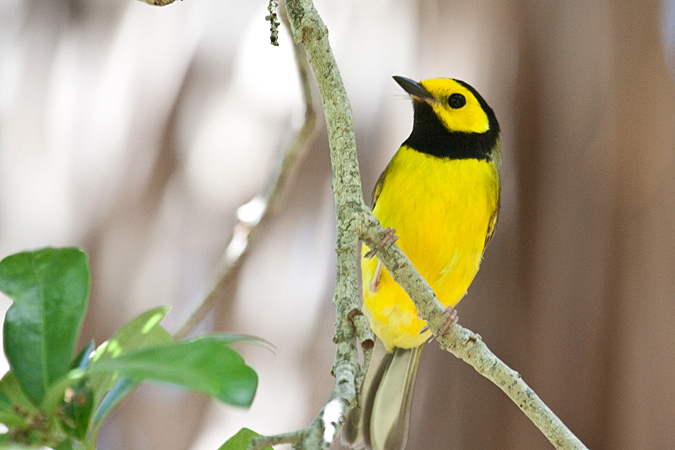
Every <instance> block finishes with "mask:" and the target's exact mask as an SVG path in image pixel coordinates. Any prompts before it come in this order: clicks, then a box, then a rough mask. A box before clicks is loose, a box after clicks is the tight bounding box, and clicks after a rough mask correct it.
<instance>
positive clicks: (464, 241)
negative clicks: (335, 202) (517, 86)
mask: <svg viewBox="0 0 675 450" xmlns="http://www.w3.org/2000/svg"><path fill="white" fill-rule="evenodd" d="M394 80H396V82H397V83H398V84H399V85H400V86H401V87H402V88H403V89H404V90H405V91H406V92H407V93H408V94H409V95H410V97H411V98H412V104H413V110H414V123H413V129H412V132H411V133H410V136H409V137H408V139H407V140H406V141H405V142H404V143H403V144H402V145H401V147H400V148H399V149H398V151H397V152H396V154H395V155H394V156H393V158H392V159H391V161H390V162H389V164H388V165H387V167H386V169H385V170H384V172H382V175H380V178H379V180H378V181H377V184H376V186H375V189H374V192H373V199H372V205H373V214H374V215H375V216H376V217H377V218H378V219H379V221H380V223H381V224H382V226H384V227H389V228H391V229H393V230H395V232H396V235H397V237H398V245H399V246H400V248H401V250H403V252H404V253H405V254H406V255H407V256H408V257H409V258H410V260H411V261H412V263H413V264H414V265H415V267H416V268H417V270H418V271H419V272H420V273H421V274H422V276H424V278H425V279H426V280H427V282H428V283H429V285H430V286H431V287H432V288H433V290H434V293H435V294H436V297H437V298H438V300H439V301H440V302H441V303H442V304H443V305H444V306H446V307H448V308H454V307H455V306H456V305H457V303H459V301H460V300H461V299H462V297H464V295H465V294H466V291H467V289H468V287H469V285H470V284H471V282H472V281H473V279H474V277H475V275H476V273H477V272H478V267H479V266H480V262H481V259H482V257H483V252H484V251H485V248H486V247H487V245H488V243H489V242H490V239H491V238H492V234H493V232H494V230H495V226H496V225H497V218H498V213H499V196H500V179H499V164H500V159H501V156H500V132H499V124H498V123H497V119H496V117H495V114H494V112H493V111H492V109H491V108H490V107H489V106H488V104H487V103H486V102H485V100H484V99H483V97H481V96H480V94H478V92H477V91H476V90H475V89H474V88H472V87H471V86H469V85H468V84H466V83H464V82H463V81H459V80H454V79H446V78H438V79H430V80H425V81H421V82H416V81H413V80H411V79H408V78H404V77H398V76H395V77H394ZM368 253H369V249H368V248H367V247H366V246H365V245H364V246H363V249H362V260H361V270H362V281H363V313H364V314H365V315H366V316H367V317H368V319H369V321H370V327H371V328H372V330H373V332H374V333H375V335H376V336H377V339H376V343H375V348H374V350H373V354H372V358H371V362H370V366H369V367H368V370H367V373H366V377H365V379H364V382H363V386H362V389H361V396H360V408H356V409H354V410H353V411H352V413H351V414H350V417H349V420H348V423H347V424H346V426H345V438H346V440H347V442H348V443H350V444H351V445H352V446H355V447H359V448H360V447H364V446H365V447H366V448H369V449H372V450H401V449H404V448H405V445H406V442H407V437H408V424H409V420H410V406H411V403H412V394H413V388H414V383H415V377H416V374H417V366H418V363H419V357H420V354H421V350H422V347H423V346H424V343H425V342H426V341H427V340H428V339H429V338H430V331H428V330H425V329H424V327H425V325H426V323H425V322H424V320H422V319H421V318H420V316H419V313H418V311H417V309H416V308H415V305H414V304H413V302H412V300H410V298H409V297H408V295H407V294H406V293H405V291H404V290H403V289H402V288H401V287H400V286H399V285H398V284H397V283H396V282H395V281H394V280H393V279H392V278H391V276H390V275H389V273H388V272H387V269H385V268H384V267H383V266H382V263H381V262H379V261H378V259H377V256H375V257H370V256H372V252H370V253H371V254H368Z"/></svg>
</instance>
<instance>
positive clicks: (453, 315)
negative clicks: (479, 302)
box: [438, 306, 459, 335]
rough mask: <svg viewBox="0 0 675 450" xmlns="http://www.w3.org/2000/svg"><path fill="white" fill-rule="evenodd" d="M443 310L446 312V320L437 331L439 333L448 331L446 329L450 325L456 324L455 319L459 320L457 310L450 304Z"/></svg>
mask: <svg viewBox="0 0 675 450" xmlns="http://www.w3.org/2000/svg"><path fill="white" fill-rule="evenodd" d="M445 311H446V312H447V313H448V320H446V321H445V325H443V328H441V331H440V332H439V333H438V334H439V335H444V334H445V333H446V332H447V331H448V329H449V328H450V327H451V326H454V325H456V324H457V321H458V320H459V315H457V310H456V309H455V308H453V307H452V306H448V307H447V309H446V310H445Z"/></svg>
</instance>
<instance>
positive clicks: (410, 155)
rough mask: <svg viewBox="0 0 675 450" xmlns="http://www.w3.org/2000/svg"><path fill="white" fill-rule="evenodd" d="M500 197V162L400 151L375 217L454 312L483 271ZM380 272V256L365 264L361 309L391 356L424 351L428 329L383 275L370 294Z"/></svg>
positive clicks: (409, 150) (384, 187) (364, 250)
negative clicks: (393, 233)
mask: <svg viewBox="0 0 675 450" xmlns="http://www.w3.org/2000/svg"><path fill="white" fill-rule="evenodd" d="M498 197H499V173H498V169H497V167H496V163H494V162H486V161H479V160H476V159H459V160H456V159H441V158H437V157H434V156H429V155H426V154H424V153H420V152H417V151H414V150H412V149H410V148H407V147H401V149H399V151H398V152H397V153H396V155H395V156H394V158H393V159H392V161H391V162H390V163H389V166H388V167H387V172H386V175H385V177H384V181H383V184H382V186H381V188H380V189H379V196H378V197H377V201H376V203H375V208H374V209H373V213H374V214H375V216H376V217H377V218H378V219H379V220H380V223H381V224H382V226H384V227H391V228H394V229H395V230H396V235H397V236H398V237H399V239H398V245H399V246H400V247H401V250H403V252H405V254H406V255H408V257H409V258H410V260H411V261H412V263H413V264H414V265H415V267H416V268H417V270H419V272H420V273H421V274H422V276H424V278H425V279H426V280H427V282H428V283H429V284H430V285H431V287H432V288H433V290H434V292H435V293H436V296H437V298H438V300H439V301H440V302H441V303H442V304H443V305H445V306H446V307H447V306H453V307H454V306H455V305H457V303H459V301H460V300H461V299H462V297H464V295H465V294H466V290H467V289H468V287H469V285H470V284H471V282H472V281H473V278H474V277H475V275H476V272H478V267H479V266H480V262H481V259H482V256H483V250H484V246H485V237H486V234H487V230H488V224H489V222H490V220H491V218H492V217H493V215H494V214H495V211H496V208H497V203H498ZM366 251H367V248H366V247H365V246H364V247H363V253H365V252H366ZM376 267H377V257H375V258H372V259H365V258H362V260H361V270H362V277H363V310H364V313H365V314H366V316H367V317H368V319H369V320H370V325H371V328H372V329H373V331H374V332H375V334H376V335H377V337H378V338H379V339H381V340H382V341H383V343H384V345H385V347H386V348H387V350H388V351H391V349H392V348H393V347H403V348H412V347H416V346H419V345H421V344H422V343H423V342H424V341H425V340H427V339H428V338H429V332H426V333H423V334H420V330H421V328H422V327H423V326H424V325H425V322H424V321H423V320H421V319H420V318H419V317H418V314H417V309H416V308H415V305H414V304H413V302H412V300H410V298H409V297H408V295H407V294H406V293H405V291H403V289H402V288H401V287H400V286H399V285H398V284H397V283H396V282H395V281H394V280H393V279H392V278H391V276H390V275H389V273H388V272H387V270H386V269H383V270H382V274H381V278H380V282H379V285H378V288H377V289H373V290H374V291H375V292H371V283H372V281H373V277H374V276H375V271H376Z"/></svg>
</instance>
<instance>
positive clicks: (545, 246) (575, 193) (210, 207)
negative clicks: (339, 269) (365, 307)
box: [0, 0, 675, 450]
mask: <svg viewBox="0 0 675 450" xmlns="http://www.w3.org/2000/svg"><path fill="white" fill-rule="evenodd" d="M316 6H317V9H318V10H319V12H320V14H321V15H322V17H323V19H324V21H325V22H326V24H327V26H328V28H329V30H330V39H331V43H332V45H333V50H334V52H335V55H336V58H337V61H338V64H339V66H340V70H341V73H342V76H343V78H344V81H345V84H346V87H347V92H348V94H349V96H350V99H351V102H352V107H353V110H354V119H355V124H356V137H357V143H358V146H359V157H360V164H361V170H362V177H363V185H364V191H365V193H366V197H368V198H369V196H370V191H371V189H372V187H373V185H374V183H375V181H376V179H377V176H378V175H379V173H380V171H381V170H382V169H383V168H384V167H385V165H386V163H387V161H388V160H389V158H390V157H391V156H392V154H393V153H394V152H395V150H396V149H397V147H398V145H399V144H400V143H401V142H402V141H403V140H404V139H405V138H406V137H407V135H408V133H409V130H410V128H411V124H412V110H411V106H410V102H409V100H408V98H407V96H406V95H405V94H404V93H403V92H402V91H401V89H400V88H399V87H398V86H397V85H396V83H395V82H394V81H393V80H392V79H391V76H392V75H404V76H408V77H411V78H414V79H425V78H434V77H453V78H459V79H462V80H465V81H467V82H469V83H470V84H472V85H473V86H474V87H475V88H476V89H477V90H478V91H479V92H481V94H482V95H483V96H484V97H485V98H486V99H487V101H488V102H489V103H490V105H491V106H492V107H493V108H494V110H495V111H496V114H497V117H498V118H499V121H500V123H501V126H502V136H503V137H502V142H503V146H502V153H503V167H502V174H503V198H502V210H501V217H500V224H499V227H498V229H497V233H496V235H495V238H494V239H493V241H492V244H491V246H490V248H489V249H488V251H487V253H486V256H485V260H484V263H483V266H482V269H481V271H480V273H479V274H478V277H477V278H476V280H475V282H474V284H473V285H472V287H471V289H470V290H469V294H468V296H467V297H466V298H465V300H464V301H463V302H462V303H461V304H460V306H459V316H460V323H461V324H462V325H464V326H466V327H468V328H470V329H472V330H474V331H475V332H477V333H479V334H481V335H482V337H483V338H484V340H485V342H486V343H487V344H488V346H490V347H491V349H492V350H493V351H494V352H495V353H496V354H497V355H498V356H499V357H501V358H502V359H503V360H504V361H505V362H506V363H507V364H509V365H510V366H511V367H513V368H514V369H516V370H518V371H519V372H520V373H521V374H522V375H523V377H524V379H525V380H526V381H527V382H528V383H529V384H530V386H531V387H533V388H534V390H535V391H536V392H537V393H538V394H539V395H540V396H541V397H542V399H543V400H544V401H545V402H546V403H547V404H548V405H549V406H550V407H551V408H552V409H553V411H554V412H556V413H557V414H558V415H559V417H560V418H561V419H562V420H563V421H564V422H565V423H566V424H567V425H568V426H569V427H570V428H571V429H572V431H573V432H575V433H576V434H577V436H579V437H580V438H581V440H582V441H583V442H584V443H585V444H586V445H587V446H588V447H589V448H593V449H622V448H625V449H666V448H675V427H673V426H672V424H673V420H674V418H675V327H674V326H673V318H675V176H674V173H675V87H674V80H675V1H674V0H663V1H661V2H659V1H643V0H641V1H638V0H629V1H619V0H614V1H611V0H586V1H581V0H575V1H570V2H554V1H548V2H540V1H533V0H516V1H513V2H502V1H497V0H477V1H472V2H467V1H454V0H417V1H404V0H371V1H368V2H361V1H355V0H346V1H340V2H331V1H329V0H316ZM266 7H267V4H266V2H265V1H264V0H259V1H251V0H185V1H182V2H176V3H174V4H172V5H169V6H166V7H163V8H159V7H152V6H149V5H146V4H143V3H140V2H137V1H134V0H52V1H49V2H45V1H41V0H2V2H0V257H4V256H7V255H9V254H11V253H14V252H17V251H20V250H24V249H34V248H39V247H42V246H66V245H77V246H81V247H83V248H84V249H85V250H86V251H87V253H88V254H89V259H90V264H91V270H92V290H91V300H90V307H89V311H88V316H87V319H86V323H85V326H84V330H83V336H82V342H86V341H88V340H90V339H95V340H96V342H97V343H100V342H102V341H103V340H105V339H106V338H108V337H109V336H110V335H111V334H112V333H113V332H114V331H115V330H116V329H117V328H118V327H119V326H121V325H122V324H123V323H124V322H125V321H127V320H128V319H130V318H131V317H133V316H135V315H137V314H139V313H141V312H143V311H145V310H147V309H149V308H151V307H154V306H157V305H164V304H170V305H173V309H172V311H171V313H170V314H169V316H168V317H167V319H166V320H165V325H166V327H167V328H168V329H169V330H170V331H172V330H175V329H177V328H178V326H180V324H181V323H182V322H183V321H184V320H185V319H186V317H187V316H188V315H189V313H190V311H192V310H193V309H194V308H195V307H196V305H197V302H198V301H199V298H200V296H201V295H202V294H203V293H204V290H205V289H206V287H205V286H206V284H207V280H208V277H209V273H210V271H211V270H212V268H213V267H214V265H215V264H216V262H217V261H218V258H219V257H220V255H221V254H222V252H223V251H224V249H225V247H226V245H227V242H228V241H229V239H230V236H231V233H232V228H233V226H234V224H235V211H236V209H237V207H239V206H240V205H241V204H243V203H245V202H247V201H248V200H250V199H251V198H252V197H254V196H255V195H256V194H257V193H259V192H260V191H261V190H262V189H263V187H264V186H265V182H266V180H267V178H268V177H269V175H270V174H271V172H272V171H273V169H274V167H275V162H276V158H277V154H278V152H279V150H280V149H281V148H283V146H284V144H285V142H287V140H288V139H289V137H290V136H291V134H292V132H293V130H294V129H295V128H297V126H299V124H300V123H301V121H302V117H303V112H304V111H303V106H302V98H301V92H300V88H299V81H298V75H297V71H296V68H295V65H294V59H293V53H292V45H291V42H290V39H289V37H288V34H287V33H286V31H285V30H282V32H281V33H280V35H281V36H280V41H281V46H280V47H278V48H275V47H272V46H271V45H270V44H269V30H268V28H269V24H268V23H267V22H266V21H265V16H266V15H267V11H266ZM316 100H318V97H317V99H316ZM322 120H323V119H322V118H320V119H319V121H318V122H317V124H318V125H317V130H316V133H315V134H314V137H313V139H312V141H311V145H310V149H309V151H308V154H307V156H306V158H305V160H304V161H303V162H302V164H301V166H300V168H299V170H298V172H297V178H296V179H295V180H294V181H293V182H292V183H291V185H290V187H289V190H288V191H287V193H286V195H284V197H283V198H282V204H281V207H280V208H279V209H278V213H277V214H276V215H275V216H274V217H273V219H272V220H270V221H268V222H267V223H266V224H265V226H264V228H263V229H262V230H261V232H260V234H259V235H258V239H257V240H256V241H255V243H254V245H253V247H252V249H251V252H250V254H249V255H248V257H247V258H246V260H245V261H244V264H243V266H242V267H241V269H240V271H239V273H238V275H237V277H236V280H235V281H234V282H233V283H231V284H230V285H229V286H228V287H227V289H226V290H225V291H224V292H223V296H222V301H221V303H220V304H219V307H218V308H217V310H216V311H215V312H214V313H212V314H210V315H209V317H208V318H207V319H206V320H205V321H204V322H203V323H202V324H201V325H200V327H199V329H198V330H197V331H200V332H204V331H208V330H217V331H231V332H239V333H246V334H252V335H256V336H259V337H262V338H264V339H266V340H268V341H270V342H271V343H273V344H274V345H275V346H276V349H277V350H276V353H275V354H272V353H271V352H269V351H267V350H265V349H262V348H243V349H242V351H243V352H244V354H245V357H246V360H247V362H248V363H249V364H250V365H252V366H253V367H254V368H255V369H256V371H257V372H258V373H259V375H260V387H259V391H258V394H257V397H256V400H255V402H254V404H253V406H252V407H251V409H250V410H240V409H234V408H230V407H225V406H222V405H219V404H215V403H214V402H211V401H210V400H208V399H207V398H205V397H203V396H200V395H196V394H187V393H185V392H182V391H180V390H176V389H171V388H168V387H166V386H143V387H141V388H140V389H139V390H137V391H136V392H134V393H133V394H132V395H131V396H130V397H129V398H127V399H126V400H125V401H124V402H123V403H122V404H121V405H120V407H119V408H118V409H117V410H116V411H115V413H114V414H113V415H112V416H111V417H110V419H109V420H108V422H107V423H106V424H105V426H104V429H103V430H102V432H101V437H100V439H99V448H100V449H101V450H117V449H125V450H136V449H139V450H140V449H166V450H173V449H192V450H209V449H217V448H218V446H219V445H220V444H221V443H222V442H223V441H225V440H226V439H227V438H228V437H230V436H231V435H232V434H234V433H235V432H236V431H237V430H238V429H239V428H240V427H242V426H247V427H249V428H252V429H254V430H256V431H258V432H260V433H264V434H274V433H281V432H286V431H292V430H295V429H298V428H302V427H305V426H306V425H308V424H309V423H310V422H311V420H312V419H313V418H314V417H315V416H316V414H317V413H318V412H319V410H320V409H321V407H322V405H323V404H324V402H325V401H326V399H327V398H328V395H329V394H330V392H331V391H332V389H333V383H334V380H333V378H332V377H331V375H330V369H331V365H332V362H333V358H334V352H335V349H334V345H333V344H332V341H331V338H332V333H333V331H334V320H335V318H334V311H333V307H332V305H331V298H332V290H333V285H334V280H335V267H334V264H335V261H334V259H335V258H334V254H333V248H334V240H335V230H334V222H335V220H334V206H333V199H332V192H331V189H330V186H331V180H330V173H331V171H330V160H329V155H328V145H327V139H326V134H325V126H324V123H323V121H322ZM0 307H1V308H2V311H4V310H6V309H7V307H9V301H8V300H7V299H6V298H5V297H0ZM6 369H7V364H6V362H5V361H0V372H4V371H5V370H6ZM334 448H339V445H338V444H336V445H334ZM447 448H451V449H540V448H550V446H549V444H548V442H547V441H546V440H545V438H544V437H543V436H542V435H541V434H540V433H539V432H538V431H537V430H536V428H535V427H534V426H533V425H532V424H531V423H529V421H528V420H527V419H526V418H525V416H523V415H522V414H521V413H520V411H519V410H518V408H517V407H516V406H515V405H514V404H513V403H511V401H510V400H508V399H507V397H506V396H505V395H504V394H503V393H502V392H501V391H500V390H499V389H498V388H497V387H495V386H493V385H492V384H490V383H489V382H488V381H486V380H484V379H482V378H481V377H480V376H479V375H478V374H476V373H475V372H474V371H473V369H472V368H470V367H469V366H467V365H465V364H464V363H462V362H461V361H459V360H457V359H455V358H454V357H453V356H451V355H449V354H446V353H444V352H441V351H439V350H438V349H437V347H436V346H435V345H429V346H427V349H426V350H425V352H424V355H423V357H422V362H421V367H420V372H419V378H418V385H417V390H416V396H415V402H414V406H413V420H412V427H411V433H410V439H409V445H408V449H411V450H422V449H447Z"/></svg>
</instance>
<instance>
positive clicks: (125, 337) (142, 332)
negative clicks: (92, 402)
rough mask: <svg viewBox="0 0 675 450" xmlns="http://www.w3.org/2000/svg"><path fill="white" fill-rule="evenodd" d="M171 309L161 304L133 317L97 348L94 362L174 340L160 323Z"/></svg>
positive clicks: (93, 358)
mask: <svg viewBox="0 0 675 450" xmlns="http://www.w3.org/2000/svg"><path fill="white" fill-rule="evenodd" d="M169 309H170V307H169V306H160V307H157V308H153V309H151V310H149V311H146V312H144V313H143V314H141V315H140V316H138V317H135V318H134V319H131V320H130V321H129V322H127V323H126V324H124V325H123V326H122V328H120V329H119V330H118V331H117V333H115V335H114V336H113V337H112V338H110V339H109V340H107V341H106V342H104V343H103V344H101V346H100V347H99V348H97V349H96V353H94V355H93V356H92V357H91V360H92V362H95V361H100V360H104V359H109V358H115V357H117V356H119V355H121V354H124V353H128V352H130V351H132V350H137V349H140V348H143V347H150V346H154V345H157V344H166V343H169V342H173V338H172V337H171V335H170V334H169V332H168V331H166V330H165V329H164V328H162V327H161V326H160V325H159V323H160V322H161V321H162V319H164V316H166V314H167V313H168V312H169Z"/></svg>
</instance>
